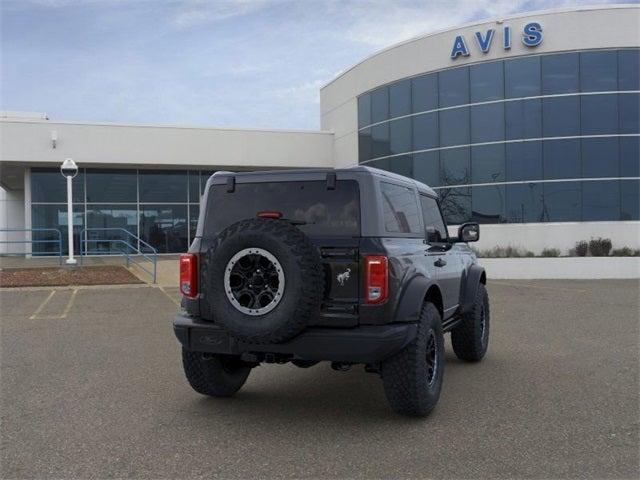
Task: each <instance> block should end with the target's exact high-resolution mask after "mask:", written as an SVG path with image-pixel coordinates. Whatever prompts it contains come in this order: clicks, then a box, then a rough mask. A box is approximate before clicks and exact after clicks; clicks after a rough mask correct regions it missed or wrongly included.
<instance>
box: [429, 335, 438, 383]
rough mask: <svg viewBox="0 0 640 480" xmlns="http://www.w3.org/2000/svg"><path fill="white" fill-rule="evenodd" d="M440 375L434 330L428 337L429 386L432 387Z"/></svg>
mask: <svg viewBox="0 0 640 480" xmlns="http://www.w3.org/2000/svg"><path fill="white" fill-rule="evenodd" d="M437 374H438V343H437V340H436V334H435V332H434V331H433V330H430V331H429V336H428V337H427V384H428V385H429V386H432V385H433V384H434V382H435V380H436V376H437Z"/></svg>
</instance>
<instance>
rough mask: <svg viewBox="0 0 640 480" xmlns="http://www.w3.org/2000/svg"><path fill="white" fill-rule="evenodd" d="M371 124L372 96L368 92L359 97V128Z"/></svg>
mask: <svg viewBox="0 0 640 480" xmlns="http://www.w3.org/2000/svg"><path fill="white" fill-rule="evenodd" d="M369 124H371V96H370V95H369V94H368V93H365V94H364V95H360V96H359V97H358V128H360V127H365V126H367V125H369Z"/></svg>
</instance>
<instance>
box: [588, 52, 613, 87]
mask: <svg viewBox="0 0 640 480" xmlns="http://www.w3.org/2000/svg"><path fill="white" fill-rule="evenodd" d="M617 89H618V55H617V54H616V52H615V51H602V52H581V53H580V90H581V91H583V92H613V91H615V90H617Z"/></svg>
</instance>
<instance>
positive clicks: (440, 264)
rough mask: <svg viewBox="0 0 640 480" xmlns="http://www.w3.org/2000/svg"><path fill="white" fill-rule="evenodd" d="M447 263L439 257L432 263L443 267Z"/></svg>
mask: <svg viewBox="0 0 640 480" xmlns="http://www.w3.org/2000/svg"><path fill="white" fill-rule="evenodd" d="M446 264H447V262H446V260H443V259H441V258H439V259H437V260H436V261H435V262H433V265H434V266H436V267H444V266H445V265H446Z"/></svg>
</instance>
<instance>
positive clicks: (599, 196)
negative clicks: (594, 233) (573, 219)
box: [582, 181, 620, 222]
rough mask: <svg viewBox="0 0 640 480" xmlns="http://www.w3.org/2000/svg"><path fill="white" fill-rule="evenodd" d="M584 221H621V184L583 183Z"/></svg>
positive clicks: (611, 182)
mask: <svg viewBox="0 0 640 480" xmlns="http://www.w3.org/2000/svg"><path fill="white" fill-rule="evenodd" d="M582 220H583V221H584V222H588V221H598V220H620V182H618V181H608V182H607V181H601V182H597V181H594V182H582Z"/></svg>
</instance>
